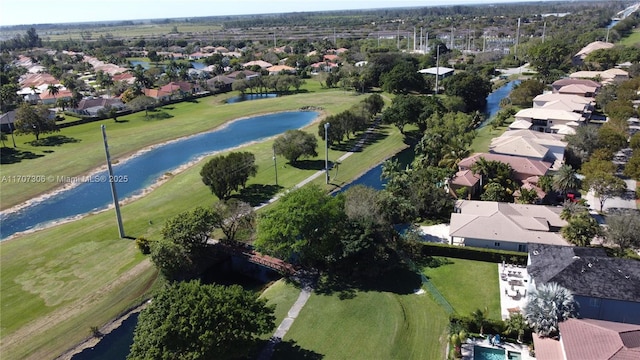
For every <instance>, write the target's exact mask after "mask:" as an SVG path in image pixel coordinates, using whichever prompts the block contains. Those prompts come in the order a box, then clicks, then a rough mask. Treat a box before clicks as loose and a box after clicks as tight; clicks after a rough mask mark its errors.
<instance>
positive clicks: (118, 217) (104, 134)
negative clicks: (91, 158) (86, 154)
mask: <svg viewBox="0 0 640 360" xmlns="http://www.w3.org/2000/svg"><path fill="white" fill-rule="evenodd" d="M100 128H101V129H102V140H103V141H104V152H105V154H106V157H107V171H108V172H107V174H108V176H109V184H110V185H111V196H112V197H113V206H114V207H115V209H116V221H117V222H118V233H119V235H120V239H122V238H124V237H125V234H124V227H123V226H122V215H121V214H120V203H119V201H118V192H117V191H116V183H115V182H114V181H113V180H114V177H113V167H111V156H110V155H109V145H108V144H107V130H106V127H105V126H104V125H100Z"/></svg>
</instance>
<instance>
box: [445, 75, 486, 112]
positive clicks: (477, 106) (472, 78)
mask: <svg viewBox="0 0 640 360" xmlns="http://www.w3.org/2000/svg"><path fill="white" fill-rule="evenodd" d="M444 86H445V94H447V95H449V96H459V97H461V98H462V99H463V100H464V103H465V105H466V106H465V112H467V113H470V112H473V111H476V110H483V109H484V108H485V106H486V105H487V95H489V93H491V82H489V81H488V80H487V79H485V78H483V77H481V76H480V75H477V74H474V73H469V72H461V73H458V74H454V75H453V76H451V77H449V78H447V79H446V80H445V81H444Z"/></svg>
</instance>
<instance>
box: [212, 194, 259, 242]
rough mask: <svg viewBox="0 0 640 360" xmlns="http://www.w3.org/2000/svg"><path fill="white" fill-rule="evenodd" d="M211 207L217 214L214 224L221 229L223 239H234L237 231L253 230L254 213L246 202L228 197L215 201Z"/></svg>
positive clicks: (231, 240) (229, 240)
mask: <svg viewBox="0 0 640 360" xmlns="http://www.w3.org/2000/svg"><path fill="white" fill-rule="evenodd" d="M213 208H214V210H215V212H216V213H217V214H218V217H217V218H216V220H217V222H216V223H215V225H216V227H218V228H220V229H221V230H222V233H223V234H224V236H225V239H224V240H225V241H228V242H233V241H235V240H236V235H237V234H238V232H242V231H247V232H249V233H252V232H253V227H254V221H255V218H256V214H255V212H254V211H253V208H252V207H251V205H249V204H248V203H246V202H244V201H239V200H236V199H230V200H226V201H219V202H217V203H215V204H214V205H213Z"/></svg>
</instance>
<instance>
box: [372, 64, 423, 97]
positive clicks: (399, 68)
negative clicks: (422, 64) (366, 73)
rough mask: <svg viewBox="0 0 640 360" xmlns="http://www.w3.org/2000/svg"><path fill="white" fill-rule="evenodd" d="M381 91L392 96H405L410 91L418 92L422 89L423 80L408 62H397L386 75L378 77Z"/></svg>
mask: <svg viewBox="0 0 640 360" xmlns="http://www.w3.org/2000/svg"><path fill="white" fill-rule="evenodd" d="M380 81H381V82H382V89H383V90H384V91H386V92H390V93H394V94H407V93H409V92H411V91H416V92H420V91H422V90H423V89H424V86H425V82H424V78H423V77H422V75H421V74H420V73H418V69H417V68H416V67H415V66H414V65H412V64H411V63H409V62H408V61H402V62H399V63H398V64H397V65H396V66H394V67H393V69H391V71H389V72H388V73H384V74H382V75H381V76H380Z"/></svg>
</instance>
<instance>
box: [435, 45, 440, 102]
mask: <svg viewBox="0 0 640 360" xmlns="http://www.w3.org/2000/svg"><path fill="white" fill-rule="evenodd" d="M439 78H440V44H438V45H437V47H436V95H438V79H439Z"/></svg>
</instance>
